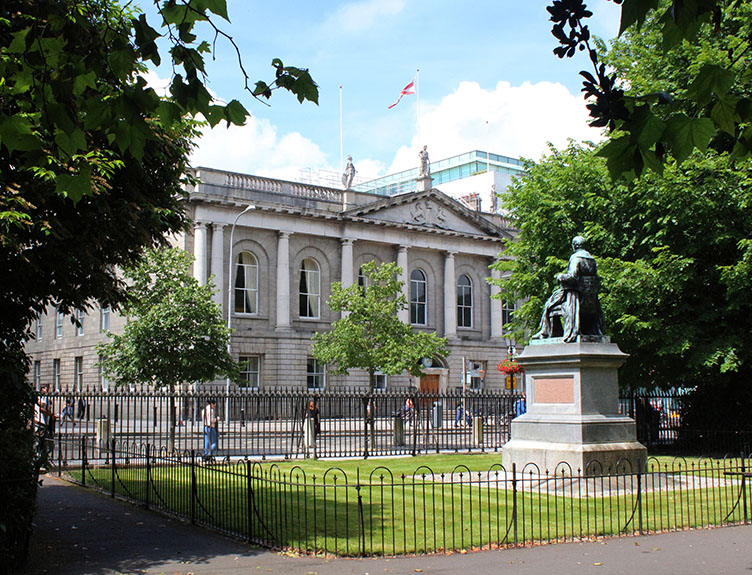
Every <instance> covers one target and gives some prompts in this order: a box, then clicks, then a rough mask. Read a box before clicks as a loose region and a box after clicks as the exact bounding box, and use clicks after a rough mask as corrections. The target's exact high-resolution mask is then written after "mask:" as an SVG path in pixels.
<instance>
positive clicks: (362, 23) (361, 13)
mask: <svg viewBox="0 0 752 575" xmlns="http://www.w3.org/2000/svg"><path fill="white" fill-rule="evenodd" d="M404 7H405V0H364V1H363V2H353V3H350V4H344V5H342V6H340V7H339V8H338V9H337V10H336V11H335V12H334V13H333V14H332V15H331V16H329V18H327V20H326V22H325V23H324V27H325V28H326V29H329V28H330V27H336V28H337V29H338V30H340V31H341V32H346V33H350V34H354V33H358V32H362V31H364V30H368V29H369V28H371V27H372V26H373V25H374V24H375V23H377V22H379V21H380V20H381V19H382V18H384V17H385V16H393V15H395V14H399V13H400V12H402V10H403V9H404Z"/></svg>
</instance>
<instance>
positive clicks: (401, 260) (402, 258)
mask: <svg viewBox="0 0 752 575" xmlns="http://www.w3.org/2000/svg"><path fill="white" fill-rule="evenodd" d="M397 265H398V266H399V267H400V268H402V273H401V274H400V277H399V278H398V279H399V281H401V282H402V293H403V294H404V296H405V299H406V300H407V308H406V309H403V310H400V312H399V315H398V317H399V319H400V321H401V322H403V323H410V274H409V273H408V269H407V246H400V247H399V251H398V252H397Z"/></svg>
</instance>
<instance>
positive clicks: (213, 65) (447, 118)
mask: <svg viewBox="0 0 752 575" xmlns="http://www.w3.org/2000/svg"><path fill="white" fill-rule="evenodd" d="M145 1H146V0H141V4H145ZM548 4H549V2H547V1H546V0H496V1H492V0H476V1H474V2H460V1H459V0H355V1H350V2H348V1H343V2H336V1H328V0H320V1H318V2H312V1H310V0H291V1H285V0H280V1H277V2H268V1H266V2H258V1H256V0H228V12H229V15H230V20H231V22H230V23H226V22H223V21H220V22H219V24H220V27H221V28H222V30H223V31H224V32H226V33H227V34H229V35H230V36H232V37H233V39H234V40H235V42H236V43H237V45H238V47H239V48H240V52H241V57H242V64H243V67H244V68H245V70H246V71H248V74H249V76H250V77H251V79H252V80H253V81H255V80H259V79H261V80H265V81H271V80H272V79H273V77H274V73H273V69H272V68H271V65H270V64H271V61H272V59H273V58H280V59H281V60H282V61H283V62H284V63H285V65H292V66H297V67H300V68H308V69H309V71H310V73H311V75H312V76H313V78H314V80H315V81H316V83H317V84H318V86H319V92H320V94H319V104H318V106H317V105H315V104H312V103H310V102H305V103H303V104H300V103H298V101H297V99H296V98H295V97H294V96H293V95H292V94H289V93H287V92H284V91H281V90H280V91H276V92H275V93H274V95H273V96H272V98H271V100H270V101H269V106H266V105H264V104H262V103H260V102H258V101H256V100H254V99H253V98H252V97H251V96H250V94H248V93H247V92H244V90H243V88H244V82H243V78H242V75H241V73H240V71H239V67H238V61H237V57H236V55H235V52H234V49H233V48H232V46H231V45H230V44H229V43H226V42H224V43H223V42H222V41H221V40H219V41H218V42H217V52H216V57H215V58H214V59H213V60H211V61H210V62H209V63H208V66H207V69H208V82H209V88H210V90H211V91H212V93H214V94H215V95H216V97H217V98H218V99H220V100H223V101H229V100H232V99H238V100H240V101H241V102H242V103H243V104H244V105H245V106H246V108H247V109H248V110H249V111H250V113H251V115H252V117H251V118H249V120H248V121H247V122H246V125H245V126H242V127H231V128H229V129H228V128H227V127H226V126H225V125H224V124H220V125H219V126H217V127H215V128H214V129H213V130H206V131H205V132H204V133H203V135H202V137H201V138H200V140H199V141H198V145H197V148H196V150H195V151H194V153H193V156H192V158H191V161H192V164H193V165H194V166H197V167H198V166H204V167H212V168H217V169H222V170H230V171H236V172H242V173H249V174H254V175H259V176H267V177H275V178H282V179H288V180H299V179H300V177H301V171H303V170H308V171H312V172H314V173H316V172H319V171H324V172H326V171H331V172H336V173H340V172H341V170H342V165H343V161H344V158H342V156H341V150H342V153H343V155H344V156H345V158H346V156H347V155H348V154H349V155H351V156H352V157H353V163H354V165H355V168H356V169H357V181H362V180H367V179H371V178H374V177H378V176H381V175H385V174H389V173H394V172H396V171H400V170H404V169H409V168H413V167H417V165H418V151H419V150H420V148H422V147H423V146H424V145H426V146H428V151H429V154H430V158H431V160H432V161H436V160H439V159H442V158H446V157H449V156H453V155H456V154H461V153H464V152H468V151H471V150H476V149H477V150H483V151H490V152H492V153H497V154H503V155H506V156H511V157H524V158H529V159H533V160H537V159H540V157H541V156H542V155H543V154H546V153H548V151H549V148H548V143H549V142H551V143H552V144H553V145H555V146H556V147H559V148H561V147H564V146H566V145H567V140H568V139H569V138H572V139H575V140H592V141H596V140H598V139H599V138H600V131H599V130H597V129H593V128H589V127H588V126H587V110H586V109H585V104H586V103H585V101H584V100H583V99H582V96H581V94H580V88H581V79H580V77H579V75H578V72H579V71H580V70H583V69H589V67H590V63H589V60H588V59H587V56H586V55H585V54H584V53H580V54H578V55H577V56H576V57H575V58H573V59H565V60H560V59H559V58H558V57H556V56H555V55H554V54H553V49H554V48H555V47H556V40H555V39H554V37H553V36H552V35H551V33H550V29H551V23H550V21H549V14H548V12H547V11H546V6H547V5H548ZM587 4H588V6H589V7H590V8H591V9H592V10H593V12H594V14H595V15H594V17H593V18H591V19H590V22H589V24H590V28H591V33H593V34H595V35H598V36H600V37H602V38H604V39H607V40H608V39H611V38H613V37H614V36H615V35H616V33H617V31H618V24H619V16H620V7H619V6H618V5H616V4H615V3H613V2H608V1H606V0H591V1H589V2H588V3H587ZM418 70H419V72H418ZM155 73H156V75H157V76H158V77H159V78H161V79H163V80H164V79H168V78H169V76H170V73H171V70H170V68H167V67H166V66H162V67H161V68H159V69H157V70H156V71H155ZM412 80H417V82H418V90H419V94H416V95H408V96H404V97H403V98H402V100H401V101H400V103H399V104H398V105H397V106H395V107H394V108H392V109H389V105H390V104H392V103H394V102H395V100H396V99H397V97H398V96H399V94H400V91H401V90H402V88H403V87H405V85H407V84H408V83H409V82H410V81H412ZM150 81H151V82H152V83H154V84H158V83H159V79H157V77H156V76H154V75H153V74H151V75H150ZM340 86H341V90H340ZM418 112H419V113H418ZM340 118H341V120H340ZM340 128H341V130H340Z"/></svg>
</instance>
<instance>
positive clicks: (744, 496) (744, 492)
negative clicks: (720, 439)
mask: <svg viewBox="0 0 752 575" xmlns="http://www.w3.org/2000/svg"><path fill="white" fill-rule="evenodd" d="M746 479H747V477H746V470H745V468H744V453H742V508H743V509H744V524H745V525H746V524H747V520H748V519H747V482H746Z"/></svg>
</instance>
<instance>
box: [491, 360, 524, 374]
mask: <svg viewBox="0 0 752 575" xmlns="http://www.w3.org/2000/svg"><path fill="white" fill-rule="evenodd" d="M496 368H497V369H498V370H499V371H500V372H501V373H503V374H504V375H513V374H515V373H520V372H522V368H521V367H520V364H519V363H517V362H516V361H514V360H513V359H509V358H508V359H502V360H501V361H500V362H499V363H497V364H496Z"/></svg>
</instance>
